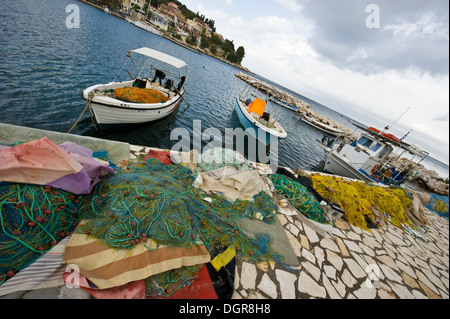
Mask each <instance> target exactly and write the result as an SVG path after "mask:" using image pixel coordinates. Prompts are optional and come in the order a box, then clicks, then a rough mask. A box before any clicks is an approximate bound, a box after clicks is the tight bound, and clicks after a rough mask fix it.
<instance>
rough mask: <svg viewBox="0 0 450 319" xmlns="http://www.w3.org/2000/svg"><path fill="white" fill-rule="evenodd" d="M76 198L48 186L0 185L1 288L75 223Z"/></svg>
mask: <svg viewBox="0 0 450 319" xmlns="http://www.w3.org/2000/svg"><path fill="white" fill-rule="evenodd" d="M78 207H79V204H78V196H75V195H73V194H71V193H68V192H65V191H61V190H58V189H55V188H51V187H48V186H40V185H31V184H30V185H28V184H13V183H0V210H1V212H0V226H1V232H0V243H1V244H0V285H1V284H2V283H4V281H5V280H6V279H8V278H10V277H12V276H13V275H14V274H15V273H17V272H18V271H19V270H21V269H23V268H25V267H27V266H28V265H30V264H31V263H32V262H34V261H35V260H36V259H37V258H39V257H40V256H41V255H42V254H44V253H46V252H47V251H49V250H50V249H51V248H52V247H53V246H54V245H56V243H57V242H58V241H60V240H61V239H62V238H64V237H65V236H68V235H69V234H70V233H71V232H72V231H73V230H74V229H75V226H76V225H77V223H78Z"/></svg>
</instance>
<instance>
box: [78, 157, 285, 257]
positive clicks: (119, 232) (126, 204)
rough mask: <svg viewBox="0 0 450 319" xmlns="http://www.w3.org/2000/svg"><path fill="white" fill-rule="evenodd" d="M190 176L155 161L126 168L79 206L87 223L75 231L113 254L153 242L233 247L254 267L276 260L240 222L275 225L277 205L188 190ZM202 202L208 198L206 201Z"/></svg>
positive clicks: (262, 237) (264, 241) (262, 196)
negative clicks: (105, 246)
mask: <svg viewBox="0 0 450 319" xmlns="http://www.w3.org/2000/svg"><path fill="white" fill-rule="evenodd" d="M193 181H194V179H193V176H192V175H191V171H190V170H189V169H188V168H186V167H184V166H181V165H178V164H169V165H164V164H162V163H161V162H160V161H158V160H156V159H149V160H148V161H146V162H145V163H143V164H138V165H137V166H129V167H127V168H126V169H118V171H117V172H116V173H115V174H114V175H112V176H110V177H108V178H106V179H105V180H103V181H102V182H101V183H99V184H98V185H97V187H96V188H95V189H94V191H93V192H92V193H91V194H90V195H89V196H86V197H85V198H84V199H83V201H82V202H81V208H80V217H82V218H83V219H85V220H86V221H87V222H86V224H85V225H83V226H82V227H81V225H80V227H78V228H77V230H76V231H78V232H80V233H82V232H84V233H85V234H88V235H92V236H94V237H96V238H98V239H100V240H101V241H103V242H104V243H105V244H106V245H108V246H109V247H112V248H122V249H131V248H133V247H135V245H137V244H138V243H143V244H144V246H146V247H147V248H148V249H151V248H150V247H148V246H147V245H146V242H147V239H152V240H153V241H155V242H156V243H157V244H158V245H166V246H175V247H185V248H188V247H191V246H192V245H194V244H204V245H205V246H206V248H213V247H217V246H219V245H223V246H233V247H235V248H236V251H237V252H238V253H240V254H242V255H244V256H246V257H249V258H251V259H253V260H255V261H261V260H274V259H279V257H281V256H277V255H276V254H274V253H272V252H271V249H270V237H269V235H267V234H249V233H247V232H246V231H244V230H243V229H241V228H240V226H239V224H238V222H237V221H238V219H240V218H257V219H259V220H262V221H264V222H266V223H272V222H273V221H274V220H275V218H276V217H275V211H276V204H275V202H274V200H273V199H272V198H271V197H270V196H269V195H268V194H266V193H265V192H261V193H259V194H258V195H255V197H254V201H248V200H236V201H235V202H233V203H232V202H230V201H228V200H227V199H226V198H225V197H222V196H218V195H208V196H206V195H205V194H204V193H202V192H201V191H199V190H198V189H196V188H195V187H193V186H192V183H193ZM205 197H206V198H205Z"/></svg>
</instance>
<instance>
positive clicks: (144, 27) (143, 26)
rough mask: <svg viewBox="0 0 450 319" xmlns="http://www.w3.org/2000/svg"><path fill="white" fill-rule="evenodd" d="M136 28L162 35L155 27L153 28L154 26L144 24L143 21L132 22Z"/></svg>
mask: <svg viewBox="0 0 450 319" xmlns="http://www.w3.org/2000/svg"><path fill="white" fill-rule="evenodd" d="M132 23H133V24H134V25H135V26H137V27H138V28H141V29H142V30H145V31H148V32H151V33H153V34H156V35H159V36H160V35H161V32H159V31H158V30H156V28H155V27H153V26H152V25H150V24H149V23H148V22H143V21H139V20H135V21H133V22H132Z"/></svg>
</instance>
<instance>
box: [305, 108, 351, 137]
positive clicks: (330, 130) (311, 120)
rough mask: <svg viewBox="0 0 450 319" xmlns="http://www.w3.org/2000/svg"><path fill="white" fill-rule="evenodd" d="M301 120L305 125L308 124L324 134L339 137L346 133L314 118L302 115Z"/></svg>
mask: <svg viewBox="0 0 450 319" xmlns="http://www.w3.org/2000/svg"><path fill="white" fill-rule="evenodd" d="M301 120H302V121H303V122H305V123H308V124H309V125H311V126H313V127H315V128H316V129H318V130H321V131H322V132H325V133H327V134H330V135H333V136H338V135H342V134H344V131H342V130H339V129H337V128H334V127H332V126H331V125H327V124H324V123H321V122H319V121H317V120H315V119H314V118H312V117H310V116H307V115H306V114H304V113H302V115H301Z"/></svg>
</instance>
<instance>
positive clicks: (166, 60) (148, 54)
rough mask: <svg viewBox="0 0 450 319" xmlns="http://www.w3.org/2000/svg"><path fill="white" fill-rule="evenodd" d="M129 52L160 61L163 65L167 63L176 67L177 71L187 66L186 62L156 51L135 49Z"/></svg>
mask: <svg viewBox="0 0 450 319" xmlns="http://www.w3.org/2000/svg"><path fill="white" fill-rule="evenodd" d="M129 52H134V53H137V54H140V55H144V56H146V57H149V58H153V59H157V60H159V61H162V62H164V63H167V64H169V65H171V66H174V67H176V68H177V69H181V68H183V67H185V66H187V64H186V62H184V61H182V60H180V59H177V58H174V57H173V56H170V55H168V54H165V53H162V52H159V51H156V50H152V49H150V48H145V47H144V48H140V49H135V50H130V51H129Z"/></svg>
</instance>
